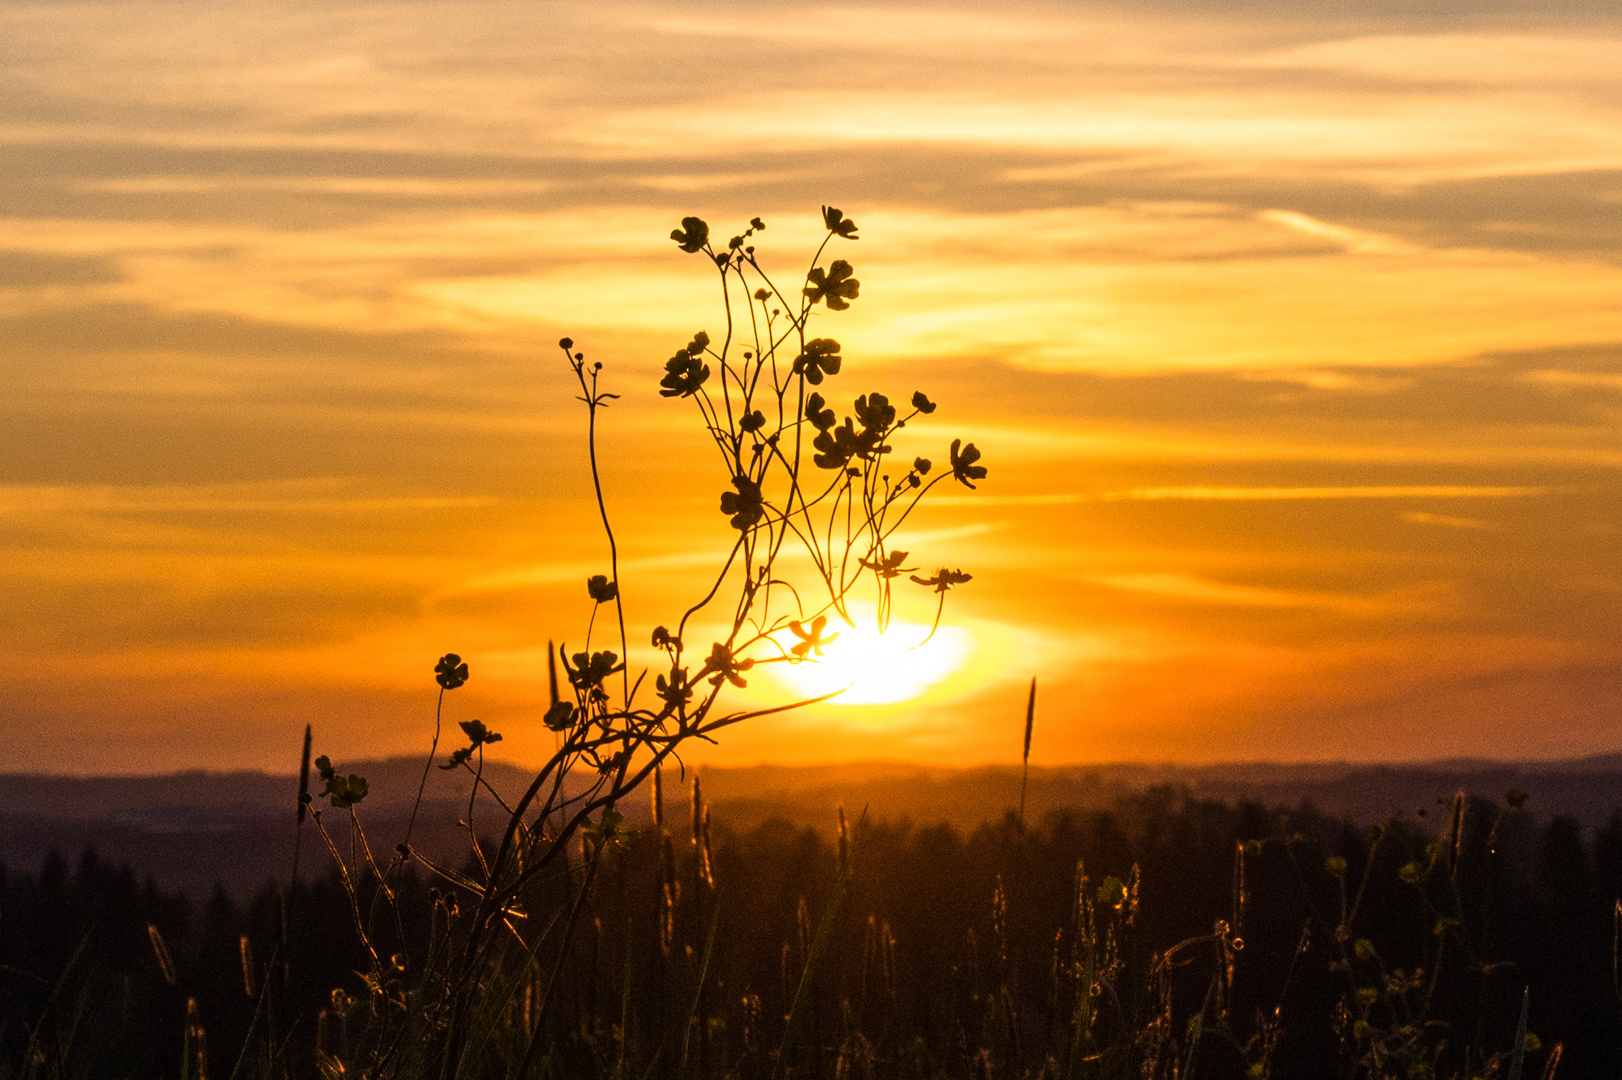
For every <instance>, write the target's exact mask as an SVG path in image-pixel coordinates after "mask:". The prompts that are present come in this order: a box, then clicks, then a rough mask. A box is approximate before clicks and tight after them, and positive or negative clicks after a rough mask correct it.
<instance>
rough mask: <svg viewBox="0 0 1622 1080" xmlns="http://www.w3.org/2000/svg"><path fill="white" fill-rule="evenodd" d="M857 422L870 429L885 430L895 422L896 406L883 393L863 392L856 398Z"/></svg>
mask: <svg viewBox="0 0 1622 1080" xmlns="http://www.w3.org/2000/svg"><path fill="white" fill-rule="evenodd" d="M856 422H857V423H859V424H861V425H862V427H863V428H864V429H866V430H868V431H884V430H886V429H887V428H889V426H890V425H891V424H893V423H895V406H894V405H891V404H890V399H889V398H887V397H885V396H884V395H883V394H863V395H862V396H861V397H859V398H857V399H856Z"/></svg>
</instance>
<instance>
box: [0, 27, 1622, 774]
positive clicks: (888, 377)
mask: <svg viewBox="0 0 1622 1080" xmlns="http://www.w3.org/2000/svg"><path fill="white" fill-rule="evenodd" d="M822 204H831V205H834V206H837V207H840V208H841V209H843V210H844V211H845V212H846V213H847V214H848V215H850V216H851V217H852V218H854V219H855V220H856V221H857V223H858V224H859V226H860V240H859V241H857V242H856V243H854V244H849V243H846V244H845V245H844V246H843V247H842V248H840V249H839V250H838V251H837V252H835V253H834V254H837V255H838V256H840V257H845V258H848V259H849V260H850V261H851V262H852V263H854V265H855V267H856V273H857V276H858V277H859V278H860V279H861V282H862V286H861V296H860V298H859V299H858V300H857V301H856V302H855V304H854V305H853V306H852V308H851V310H850V311H848V312H844V313H837V314H836V313H829V314H824V315H819V316H818V317H817V318H818V323H817V332H819V333H828V334H830V335H834V336H837V337H838V338H839V340H840V341H842V342H843V344H844V353H845V357H846V363H845V369H844V372H843V373H842V374H841V375H840V376H839V377H838V378H837V379H836V380H834V381H833V382H832V383H831V386H832V392H831V393H830V394H829V396H830V397H832V398H834V399H835V400H836V402H838V403H840V404H842V406H843V407H846V408H848V403H849V400H850V399H851V398H853V397H855V396H856V395H857V394H859V393H864V392H867V391H870V390H877V391H882V392H886V393H888V394H890V395H891V396H892V397H900V398H905V397H906V396H908V395H910V393H911V392H912V391H913V390H915V389H921V390H924V391H926V392H927V393H928V394H929V395H930V396H931V397H932V398H933V399H935V400H936V401H937V402H939V404H940V410H939V412H937V413H936V414H935V415H934V416H932V417H930V418H929V422H928V423H927V424H921V425H914V426H912V427H910V428H909V429H908V432H907V436H908V439H909V440H910V441H908V442H906V443H904V444H903V447H902V450H903V452H905V453H907V454H909V455H910V454H912V453H922V454H925V455H926V456H932V457H935V458H937V459H944V458H945V456H946V453H945V448H946V445H947V444H948V443H949V442H950V441H951V440H952V439H953V438H957V437H962V438H965V439H969V440H972V441H973V442H974V443H975V444H976V445H977V446H979V447H980V448H981V449H982V450H983V452H984V454H985V459H984V460H985V463H986V464H987V465H988V466H989V468H990V475H989V477H988V478H987V479H986V480H985V481H984V482H983V483H981V484H980V485H979V487H978V490H977V491H969V490H967V489H966V488H962V487H953V488H952V489H951V490H948V489H947V488H946V487H942V488H940V489H938V493H939V494H942V495H945V496H947V497H946V498H943V499H938V500H935V502H936V505H935V506H934V507H933V508H932V509H930V510H929V511H927V512H926V513H924V514H921V515H920V516H919V517H918V518H917V519H916V522H915V524H914V525H913V526H912V527H911V529H910V531H909V533H908V535H907V536H906V537H905V538H904V542H902V543H900V544H899V546H901V547H906V548H909V549H911V550H912V551H913V552H914V554H915V557H916V559H917V560H918V561H920V562H921V563H922V564H924V565H925V566H926V567H928V568H931V569H932V568H934V567H936V566H947V565H949V566H954V567H957V566H961V567H962V568H963V569H964V570H966V571H968V572H970V573H972V574H973V575H974V580H973V581H972V582H971V583H970V584H969V585H967V586H965V587H963V588H962V589H960V590H958V591H956V592H954V593H953V594H952V595H951V597H950V602H949V603H948V605H947V609H946V624H947V630H945V631H943V633H942V635H941V636H940V637H938V638H937V639H936V641H934V642H932V643H931V645H930V648H932V649H935V650H937V658H936V659H935V660H934V661H931V663H933V664H934V667H932V668H928V670H925V671H923V672H922V673H921V674H920V673H915V675H916V677H915V678H914V679H913V681H912V683H911V684H908V689H907V693H910V694H912V695H913V696H911V697H908V698H907V699H906V700H903V701H900V702H888V703H886V702H883V701H880V702H877V703H874V702H873V700H872V699H873V698H874V697H878V698H882V697H884V696H885V695H884V694H868V695H866V697H863V696H862V695H861V694H858V693H855V692H853V693H852V694H851V695H850V697H851V699H852V700H851V701H847V702H843V703H838V704H828V705H822V706H818V707H815V708H812V709H808V710H804V711H802V712H798V713H793V714H788V715H784V716H778V717H772V718H769V719H766V720H762V721H759V722H756V723H753V724H752V725H746V726H740V727H738V728H735V729H732V730H730V731H728V732H727V733H726V734H725V735H724V737H723V738H722V740H721V743H720V745H719V746H717V747H714V748H710V749H707V750H705V751H703V752H702V753H700V754H698V755H697V757H698V758H700V759H702V760H706V761H712V762H716V763H723V764H741V763H748V762H761V761H776V762H796V761H830V760H839V759H850V758H862V759H868V758H888V759H909V760H919V761H926V762H930V763H936V764H950V763H961V764H970V763H979V762H991V761H1013V760H1017V759H1018V756H1019V751H1020V745H1019V744H1020V736H1021V733H1022V723H1023V716H1024V701H1025V687H1026V685H1027V684H1028V682H1029V680H1030V678H1031V677H1032V676H1033V675H1037V676H1039V677H1040V680H1041V694H1040V703H1039V714H1038V724H1037V732H1036V739H1035V743H1034V746H1033V751H1032V760H1033V761H1035V762H1039V763H1043V764H1061V763H1072V762H1088V761H1112V760H1113V761H1118V760H1124V759H1139V760H1143V759H1147V760H1156V761H1163V760H1171V761H1188V762H1194V761H1214V760H1252V759H1272V760H1308V759H1338V758H1351V759H1365V760H1394V759H1418V758H1438V757H1459V756H1491V757H1504V758H1527V757H1532V758H1542V757H1558V756H1565V755H1575V754H1585V753H1595V752H1607V751H1617V750H1622V514H1619V509H1622V500H1619V496H1622V16H1619V15H1618V13H1617V9H1616V7H1615V6H1614V4H1609V3H1600V2H1598V0H1544V2H1538V3H1536V4H1533V3H1531V2H1530V0H1524V2H1523V0H1419V2H1412V3H1410V2H1401V3H1399V2H1396V0H1390V2H1387V0H1354V2H1352V3H1329V2H1327V0H1279V2H1252V3H1219V2H1216V0H1165V2H1161V3H1152V4H1145V3H1125V2H1123V3H1119V4H1113V5H1112V4H1108V3H1100V4H1092V5H1088V4H1081V3H1008V4H1000V5H996V6H995V7H994V8H993V6H991V5H968V4H963V5H951V4H940V5H934V6H914V5H902V4H870V5H865V6H856V5H851V6H828V7H820V6H811V5H804V4H787V3H784V4H774V3H765V2H756V3H733V4H726V3H716V4H685V3H681V4H677V3H663V4H652V3H650V4H629V3H620V2H615V0H601V2H592V3H573V4H552V3H539V2H532V0H527V2H511V3H506V2H478V0H473V2H470V0H458V2H456V3H389V4H365V3H349V2H343V0H338V2H333V0H324V2H322V3H320V4H315V3H310V4H294V3H283V4H275V5H243V4H228V3H223V2H220V0H189V2H169V3H165V2H129V3H123V2H102V0H86V2H50V3H31V2H27V0H16V2H8V3H6V4H5V5H3V6H0V362H3V364H4V378H5V384H6V400H7V402H8V404H9V409H8V410H7V414H6V417H5V422H4V424H3V425H0V440H3V452H0V547H3V558H0V650H3V653H4V655H5V657H6V661H5V666H6V669H7V675H6V677H5V679H4V694H3V696H0V718H3V720H0V723H3V724H4V727H5V729H6V730H7V731H8V732H9V733H10V739H9V746H8V748H7V757H6V761H5V763H4V765H3V766H0V768H3V769H5V770H21V769H48V770H56V771H71V772H102V771H119V772H123V771H155V770H169V769H177V768H185V767H193V766H205V767H210V768H226V767H237V766H251V767H265V768H280V769H286V768H290V767H291V766H292V764H293V763H294V762H295V760H296V757H297V752H298V740H299V736H300V733H301V731H302V728H303V725H304V724H305V723H313V724H314V726H315V731H316V737H317V745H318V749H319V750H324V751H326V752H328V753H331V754H333V755H334V756H335V757H339V758H350V759H352V758H357V757H368V756H376V755H382V754H392V753H406V752H419V751H422V750H424V749H425V748H426V746H427V740H428V738H429V736H430V734H431V732H432V727H433V709H434V700H435V690H436V688H435V686H434V684H433V679H432V674H431V672H432V668H433V665H434V662H435V660H436V659H437V658H438V657H439V655H440V654H441V653H444V652H447V651H455V652H457V653H460V654H461V655H462V656H463V657H464V658H465V659H467V660H468V662H469V664H470V666H471V669H472V679H471V680H470V681H469V683H468V685H467V686H466V687H464V688H463V689H460V690H457V691H456V692H455V693H454V694H453V695H451V696H450V697H448V698H447V708H448V710H449V713H448V717H449V719H453V720H454V719H469V718H472V717H480V718H482V719H484V720H485V721H486V722H487V723H488V724H489V725H490V726H491V727H492V728H495V729H496V730H498V731H501V732H503V733H504V735H505V736H506V740H505V742H504V743H503V744H502V746H501V749H502V750H503V751H504V756H505V757H507V758H510V759H513V760H517V761H520V762H528V761H537V760H539V759H541V758H542V757H544V755H545V754H546V753H548V752H550V749H551V746H552V736H551V734H550V733H549V732H547V731H546V730H545V729H544V727H542V726H541V724H540V722H539V713H540V712H541V711H543V710H544V707H545V703H546V682H545V667H546V665H545V656H546V644H547V641H548V640H549V639H553V640H558V641H567V642H570V643H571V644H573V643H576V642H578V640H579V639H580V638H581V636H582V634H583V630H584V626H585V622H586V619H587V617H588V616H589V615H590V611H591V602H590V600H589V599H588V597H587V595H586V591H585V584H584V583H585V579H586V577H587V576H588V575H590V574H594V573H604V572H606V571H607V550H606V545H605V544H604V542H603V539H602V536H601V533H600V531H599V530H598V529H597V528H596V527H595V518H594V514H595V510H594V508H593V505H592V504H591V503H590V502H589V501H588V496H589V474H588V473H587V471H586V469H585V456H584V451H585V442H584V425H585V418H584V413H583V409H582V407H581V405H580V404H579V402H577V401H575V400H574V398H573V394H574V392H575V391H574V390H573V389H572V388H571V385H570V377H569V373H568V371H567V368H566V367H565V365H564V363H563V361H562V358H561V355H560V353H559V352H558V350H557V348H556V345H555V342H556V341H557V339H558V338H559V337H560V336H562V335H564V334H568V335H570V336H571V337H573V338H574V339H575V341H576V342H577V343H578V345H579V347H581V348H583V349H584V350H585V351H586V353H587V356H588V358H590V359H591V360H593V361H596V360H600V361H602V362H603V363H604V365H605V369H604V379H605V388H606V389H609V390H612V391H616V392H619V393H621V394H623V395H624V396H623V398H622V400H621V401H619V402H617V403H615V405H614V407H613V408H612V409H611V410H610V411H609V413H608V414H607V415H606V417H605V419H604V422H603V431H602V438H603V447H604V458H603V466H604V479H605V487H606V491H607V495H608V498H609V502H610V509H611V511H612V512H613V514H614V515H615V518H616V522H617V524H618V527H619V529H620V541H621V552H622V559H623V563H622V568H621V587H622V589H623V591H624V594H625V596H626V600H627V617H628V619H629V620H630V624H631V637H632V640H633V644H638V645H639V647H640V645H641V644H645V643H646V641H647V633H648V631H649V629H650V628H651V627H652V626H653V625H655V624H657V623H667V622H668V623H673V622H674V621H675V619H676V618H678V617H679V611H680V610H681V608H682V607H685V606H686V605H687V604H688V603H691V602H692V600H693V599H695V598H696V597H697V595H699V594H700V593H702V591H703V589H704V587H705V574H706V571H707V569H708V568H709V567H711V566H713V565H715V561H716V559H717V557H718V553H722V552H724V551H725V549H726V545H727V544H728V543H729V539H730V529H729V527H728V525H727V521H726V518H725V517H724V516H723V515H721V514H720V513H719V512H718V511H717V510H716V499H717V496H718V495H719V493H720V491H721V490H722V489H723V488H725V487H726V486H727V480H728V477H727V476H725V475H722V474H721V472H720V471H719V470H718V469H717V467H716V463H715V461H714V459H713V456H705V455H704V453H703V452H702V441H701V440H702V433H701V431H700V430H699V428H698V427H697V423H696V417H695V414H694V412H693V410H692V408H691V402H682V401H671V400H666V399H663V398H661V397H659V396H658V394H657V389H658V380H659V376H660V374H661V372H662V368H663V361H664V359H665V358H666V357H667V356H669V355H670V353H671V351H672V350H673V349H675V348H678V347H680V346H681V345H682V344H683V343H685V342H686V341H687V340H688V338H689V337H690V336H691V335H692V334H693V332H694V331H695V330H698V329H701V328H704V329H709V330H711V331H712V332H713V331H714V330H715V329H716V328H717V327H718V326H719V325H720V324H721V320H722V316H721V311H720V305H719V292H718V290H717V289H716V287H715V283H714V274H713V272H711V271H708V270H706V268H705V266H704V265H703V263H702V261H701V260H700V259H698V258H695V257H691V256H686V255H683V254H682V253H681V252H680V251H679V250H678V249H677V248H676V245H674V244H673V243H671V242H670V240H669V239H668V238H667V237H668V235H669V233H670V230H671V229H672V228H673V227H674V226H675V225H676V224H677V222H678V221H679V220H680V219H681V218H682V217H683V216H685V215H689V214H696V215H699V216H701V217H704V218H706V219H708V220H709V221H710V222H711V223H712V224H713V226H714V228H715V230H716V231H717V232H718V233H719V234H720V235H721V236H723V237H724V236H726V235H728V234H730V233H731V232H734V231H737V230H738V229H740V228H742V226H743V225H744V223H746V222H747V221H748V219H749V218H750V217H752V216H754V215H757V214H758V215H760V216H761V217H763V218H764V219H765V221H766V224H767V226H768V227H767V230H766V232H764V233H763V234H761V235H760V237H759V240H758V242H759V245H760V249H761V251H762V253H763V258H764V261H765V263H766V264H767V265H768V266H769V267H772V268H774V269H775V270H777V271H779V272H780V274H781V275H784V276H785V277H786V278H788V279H792V278H794V277H795V275H798V274H803V273H804V269H805V260H806V259H807V258H808V257H809V254H810V252H811V250H812V249H813V248H814V247H815V245H816V243H817V242H818V240H819V239H820V236H821V217H820V214H819V207H820V206H821V205H822ZM931 614H932V607H931V605H930V604H929V603H928V601H927V599H926V597H925V594H924V592H923V591H922V590H917V591H916V592H909V593H907V594H904V596H903V604H902V606H901V607H899V608H898V615H897V617H898V619H899V620H901V621H902V622H911V623H913V624H919V623H922V624H927V623H928V622H929V618H930V616H931ZM644 651H646V650H644ZM644 659H646V657H644ZM899 663H900V662H899V661H898V664H899ZM794 689H795V688H794V687H793V686H789V685H782V684H780V683H779V682H778V681H775V680H772V679H768V678H765V677H760V678H757V679H755V680H754V681H753V683H752V685H751V687H750V689H749V692H748V695H747V696H746V697H745V698H744V699H743V700H744V701H746V702H749V703H755V704H770V703H774V702H780V701H785V700H788V699H789V695H790V694H792V693H793V692H794Z"/></svg>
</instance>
